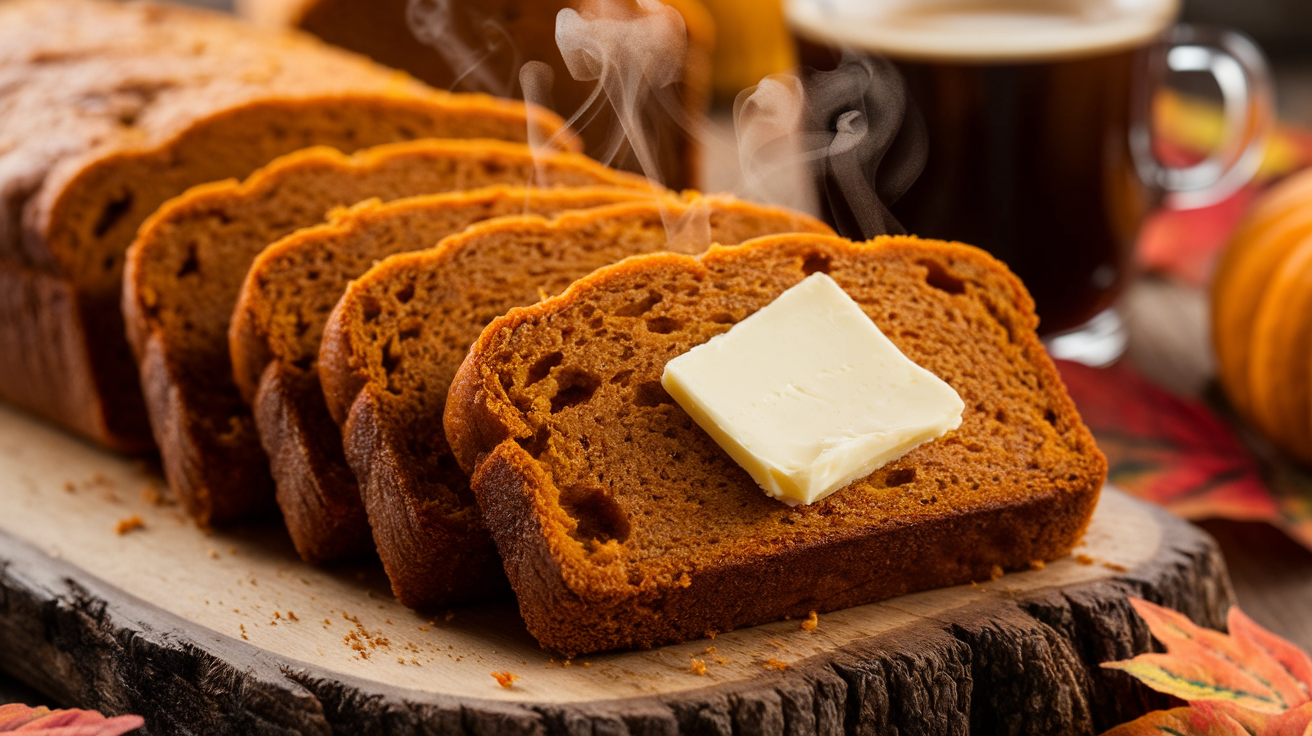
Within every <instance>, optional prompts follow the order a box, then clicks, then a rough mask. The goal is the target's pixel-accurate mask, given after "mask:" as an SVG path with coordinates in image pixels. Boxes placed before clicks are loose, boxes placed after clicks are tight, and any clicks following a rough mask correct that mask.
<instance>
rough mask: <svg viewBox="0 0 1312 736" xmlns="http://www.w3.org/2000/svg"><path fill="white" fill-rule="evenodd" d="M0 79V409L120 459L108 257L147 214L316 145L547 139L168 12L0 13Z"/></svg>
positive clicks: (123, 358) (126, 429) (475, 105)
mask: <svg viewBox="0 0 1312 736" xmlns="http://www.w3.org/2000/svg"><path fill="white" fill-rule="evenodd" d="M0 70H2V71H0V77H3V81H2V82H0V192H3V200H4V206H3V207H2V208H0V398H3V399H4V400H6V401H10V402H13V403H15V404H18V405H20V406H22V407H25V408H26V409H28V410H30V411H33V412H35V413H37V414H40V415H42V416H44V417H46V418H48V419H50V420H52V421H54V422H57V423H59V424H61V425H63V426H64V427H67V428H68V429H71V430H73V431H75V432H78V433H79V434H82V435H84V436H86V437H88V438H90V439H92V440H94V441H96V442H99V443H100V444H102V445H105V446H107V447H111V448H114V449H119V450H127V451H142V450H148V449H149V448H150V446H151V444H152V443H151V435H150V428H149V426H148V423H147V419H146V410H145V406H144V404H143V403H142V398H141V388H140V385H139V381H138V378H137V372H136V364H135V363H134V362H133V360H132V354H131V351H130V350H129V348H128V344H127V341H126V340H124V338H123V318H122V313H121V312H120V310H119V303H120V301H121V295H120V289H121V287H122V283H123V252H124V251H125V250H126V249H127V247H128V244H129V243H131V242H132V238H133V235H134V234H135V233H136V231H137V226H139V225H140V224H141V222H142V221H143V220H144V219H145V218H146V216H147V215H149V214H150V213H151V212H153V211H154V210H155V209H156V208H157V207H158V206H159V205H160V204H161V203H162V202H164V201H165V200H167V199H169V198H170V197H173V196H175V195H177V194H180V193H181V192H183V191H184V190H186V189H187V188H188V187H190V186H193V185H196V184H200V183H202V182H207V181H215V180H218V179H223V178H225V177H229V176H246V175H247V174H249V173H250V172H252V171H254V170H255V169H257V168H259V167H260V166H263V165H264V164H266V163H268V162H269V161H270V160H272V159H273V158H275V157H277V156H280V155H283V154H285V153H290V152H291V151H295V150H297V149H301V148H305V147H306V146H311V145H316V144H323V145H330V146H333V147H335V148H340V149H341V150H344V151H352V150H355V149H358V148H363V147H366V146H373V145H378V144H380V143H388V142H392V141H402V140H410V139H414V138H428V137H447V138H501V139H505V140H518V141H524V140H529V139H530V138H529V135H530V133H531V132H533V131H534V130H535V131H536V132H533V137H534V138H542V137H544V136H546V137H550V134H551V133H554V132H555V131H558V130H560V129H561V126H562V122H561V120H560V118H558V117H556V116H555V115H554V114H551V113H549V112H546V111H543V110H537V109H535V110H532V111H530V110H528V109H526V108H525V106H524V105H523V104H522V103H519V102H512V101H509V100H498V99H494V98H492V97H488V96H486V95H453V94H449V93H447V92H442V91H438V90H435V89H433V88H431V87H427V86H425V85H424V84H421V83H419V82H417V81H415V80H414V79H411V78H409V77H407V76H405V75H404V74H401V73H399V72H396V71H395V70H393V69H388V68H385V67H382V66H379V65H378V64H375V63H373V62H370V61H368V60H367V59H365V58H364V57H362V56H357V55H355V54H352V53H348V52H346V51H343V50H342V49H340V48H333V47H330V46H328V45H326V44H323V43H320V42H319V41H317V40H315V39H313V38H311V37H310V36H308V35H306V34H301V33H293V32H285V31H273V30H265V29H258V28H255V27H253V26H251V25H249V24H246V23H241V22H239V21H237V20H235V19H234V18H232V17H231V16H230V15H228V14H224V13H217V12H209V11H204V10H200V9H196V8H186V7H182V6H181V5H178V4H171V3H147V2H133V3H123V2H108V1H106V0H9V1H7V2H0Z"/></svg>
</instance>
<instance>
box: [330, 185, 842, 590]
mask: <svg viewBox="0 0 1312 736" xmlns="http://www.w3.org/2000/svg"><path fill="white" fill-rule="evenodd" d="M662 203H663V204H664V212H662V207H661V206H660V205H658V204H657V203H655V202H650V201H647V202H630V203H624V204H617V205H612V206H608V207H599V208H595V209H592V210H582V211H577V212H571V213H566V214H563V215H561V216H559V217H557V218H556V219H555V220H546V219H545V218H542V217H537V216H523V217H505V218H500V219H497V220H490V221H488V222H485V223H481V224H478V225H475V226H473V227H470V228H468V229H466V230H465V231H464V232H463V233H460V234H457V235H453V236H451V237H449V238H446V239H445V240H443V241H442V242H441V243H440V244H439V245H438V246H437V247H436V248H432V249H429V250H425V251H419V252H414V253H404V254H399V255H396V256H392V257H390V258H388V259H386V260H384V261H382V262H381V263H379V264H378V265H377V266H375V267H374V268H372V269H370V271H369V272H368V273H366V274H365V275H364V276H362V277H361V278H359V279H356V280H355V281H354V282H352V283H351V285H350V287H349V288H348V289H347V291H346V293H345V294H344V295H343V296H342V299H341V300H340V301H339V302H338V304H337V307H336V308H335V309H334V310H333V314H332V316H331V317H330V318H329V322H328V326H327V328H326V330H325V333H324V338H323V341H322V347H321V351H320V356H319V375H320V378H321V381H322V383H323V388H324V393H325V398H326V399H327V404H328V406H329V408H330V410H331V411H332V412H333V414H334V416H335V417H340V419H341V421H342V422H343V428H342V435H343V442H344V445H345V448H346V454H347V458H348V460H349V461H350V463H351V466H352V468H354V469H355V471H356V475H357V477H358V478H359V480H360V492H361V496H362V497H363V498H364V500H365V505H366V507H367V508H368V513H369V521H370V524H371V526H372V527H373V530H374V538H375V541H376V542H377V546H378V553H379V556H380V557H381V558H382V560H383V565H384V567H385V568H386V570H387V573H388V576H389V577H390V578H391V580H392V589H393V592H395V593H396V595H397V597H398V598H399V599H400V600H402V601H403V602H405V603H406V604H407V605H412V606H414V605H421V606H422V605H438V604H440V603H442V602H443V598H442V596H446V595H450V594H451V590H453V589H454V586H455V585H456V582H457V581H461V580H468V579H471V576H472V575H473V573H472V572H471V571H470V570H469V569H465V568H462V567H461V566H460V565H455V564H453V563H452V561H451V560H450V559H449V558H448V553H447V552H446V550H448V549H450V548H463V547H478V546H479V545H485V544H486V543H487V542H486V540H487V534H486V531H484V530H483V528H482V524H481V517H480V516H479V513H478V509H477V504H476V503H475V501H474V498H473V495H472V494H471V493H470V491H469V487H468V480H467V479H466V477H465V475H464V473H462V472H461V471H460V469H459V467H458V466H457V465H456V463H455V460H454V459H453V458H452V457H451V453H450V451H449V450H448V449H447V447H446V442H445V439H444V435H443V431H442V425H441V415H442V408H443V405H444V403H445V400H446V388H447V386H448V385H449V384H450V381H451V377H452V376H453V375H454V373H455V370H456V367H457V366H458V365H459V364H460V361H461V359H462V358H463V357H464V354H465V349H466V347H467V346H468V345H469V344H470V343H471V342H473V341H474V339H475V338H476V337H477V336H478V333H479V330H481V329H482V327H483V325H484V324H486V323H487V322H488V321H490V320H491V319H492V318H494V317H496V316H497V315H500V314H502V313H504V312H505V311H506V310H507V309H509V308H511V307H513V306H517V305H522V304H530V303H533V302H534V301H536V300H538V299H539V298H541V296H542V294H544V293H545V294H550V293H555V292H559V291H562V290H564V289H565V288H566V287H567V286H568V285H569V284H570V283H571V282H573V281H574V280H575V279H576V278H578V277H579V276H582V275H585V274H587V273H589V272H591V271H592V270H593V269H595V268H597V267H599V266H602V265H605V264H607V263H612V262H614V261H616V260H619V259H621V258H624V257H626V256H629V255H633V254H636V253H650V252H655V251H660V250H662V249H664V248H666V247H673V246H676V245H677V246H678V247H682V248H686V249H688V250H691V251H694V252H695V251H697V250H700V249H701V248H703V247H705V244H706V242H705V241H701V242H700V245H698V244H697V243H695V242H689V241H687V240H683V241H679V242H677V243H675V244H671V243H667V240H666V229H665V219H664V218H663V217H662V214H665V215H667V216H669V217H670V219H672V220H677V219H679V218H680V216H684V215H687V216H688V219H687V220H686V221H685V222H694V223H695V222H700V224H701V225H702V227H699V228H693V230H694V231H698V232H702V233H703V234H705V235H709V236H710V237H711V238H715V239H718V240H723V241H725V242H737V241H739V240H742V239H745V238H748V237H751V236H753V235H756V234H759V233H765V232H781V231H789V230H793V229H797V228H802V229H807V230H813V231H820V232H824V231H827V230H828V228H827V227H825V226H824V225H823V224H822V223H820V222H818V221H817V220H815V219H813V218H809V217H806V216H804V215H799V214H798V213H795V212H790V211H787V210H783V209H780V208H774V207H765V206H761V205H754V204H750V203H745V202H741V201H738V200H733V199H731V198H724V197H710V198H703V199H694V200H691V201H689V202H687V203H683V202H678V201H670V200H662ZM416 508H426V509H432V510H434V513H433V514H432V515H429V516H421V515H419V514H417V513H415V512H414V511H413V510H414V509H416ZM437 511H441V513H440V514H439V513H436V512H437ZM451 517H455V518H459V519H462V520H469V522H470V525H468V526H466V525H464V523H463V521H462V524H461V525H458V526H456V527H453V526H452V525H451V523H450V522H449V518H451ZM474 520H478V525H477V526H476V527H475V526H473V525H472V524H473V522H474ZM417 539H423V540H428V542H427V543H426V544H427V545H428V546H418V545H415V544H413V543H412V542H413V540H417ZM401 542H404V545H401ZM489 549H490V547H489ZM473 579H477V578H473ZM437 586H447V587H444V588H438V587H437Z"/></svg>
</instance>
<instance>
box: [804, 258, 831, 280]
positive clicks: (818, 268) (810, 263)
mask: <svg viewBox="0 0 1312 736" xmlns="http://www.w3.org/2000/svg"><path fill="white" fill-rule="evenodd" d="M802 273H804V274H806V275H807V276H810V275H811V274H813V273H829V256H827V255H825V254H823V253H812V254H810V255H808V256H807V257H806V259H805V260H803V261H802Z"/></svg>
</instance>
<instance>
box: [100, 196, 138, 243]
mask: <svg viewBox="0 0 1312 736" xmlns="http://www.w3.org/2000/svg"><path fill="white" fill-rule="evenodd" d="M130 209H132V192H128V193H127V194H124V195H123V196H122V197H119V198H117V199H113V200H110V202H109V204H107V205H105V208H104V209H103V210H101V211H100V219H98V220H96V227H95V230H94V231H93V232H94V233H95V236H96V237H97V238H103V237H105V233H107V232H109V231H110V230H111V229H113V227H114V226H115V225H117V224H118V222H119V220H122V219H123V216H124V215H126V214H127V213H128V210H130Z"/></svg>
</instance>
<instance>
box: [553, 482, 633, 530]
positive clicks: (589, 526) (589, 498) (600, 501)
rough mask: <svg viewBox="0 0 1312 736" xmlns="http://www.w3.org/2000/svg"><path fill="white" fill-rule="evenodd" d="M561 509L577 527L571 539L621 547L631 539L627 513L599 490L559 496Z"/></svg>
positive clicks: (573, 491)
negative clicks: (619, 544)
mask: <svg viewBox="0 0 1312 736" xmlns="http://www.w3.org/2000/svg"><path fill="white" fill-rule="evenodd" d="M560 507H561V509H562V510H563V511H564V512H565V513H566V514H569V516H570V517H571V518H573V519H574V521H576V522H577V523H578V526H577V527H576V528H575V529H574V532H573V533H572V534H571V535H570V536H572V537H574V538H575V539H577V540H579V541H580V542H588V541H595V542H597V543H598V544H605V543H606V542H609V541H610V540H612V539H613V540H615V541H617V542H619V543H621V544H623V543H624V542H625V541H627V540H628V538H629V531H630V528H631V527H630V525H629V517H628V514H625V513H624V509H622V508H620V505H619V504H618V503H616V501H615V499H613V498H611V497H610V495H608V494H607V493H606V492H605V491H603V490H601V489H600V488H567V489H564V490H562V491H561V492H560Z"/></svg>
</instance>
